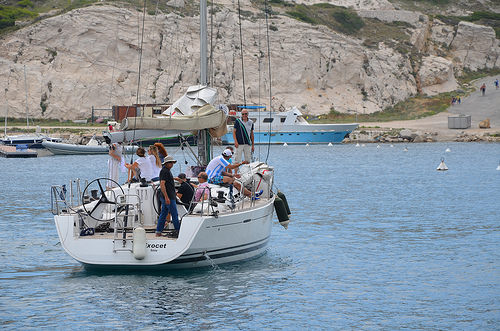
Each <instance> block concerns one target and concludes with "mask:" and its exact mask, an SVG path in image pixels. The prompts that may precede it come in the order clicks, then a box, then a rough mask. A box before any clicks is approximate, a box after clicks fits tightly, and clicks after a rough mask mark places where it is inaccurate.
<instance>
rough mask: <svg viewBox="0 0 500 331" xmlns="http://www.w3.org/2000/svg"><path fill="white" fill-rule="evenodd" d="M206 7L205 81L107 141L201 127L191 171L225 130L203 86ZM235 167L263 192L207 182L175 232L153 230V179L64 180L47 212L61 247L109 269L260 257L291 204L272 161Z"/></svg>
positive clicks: (155, 205) (183, 212) (204, 161)
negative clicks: (276, 186) (112, 183)
mask: <svg viewBox="0 0 500 331" xmlns="http://www.w3.org/2000/svg"><path fill="white" fill-rule="evenodd" d="M206 12H207V9H206V0H201V4H200V15H201V19H200V21H201V37H200V39H201V46H202V47H201V79H200V81H201V83H202V84H201V85H200V86H196V87H193V88H190V90H188V93H186V95H185V96H184V97H183V98H181V99H180V102H178V103H175V104H174V105H172V107H171V108H170V109H169V110H167V111H166V112H165V113H164V116H163V118H159V119H144V118H129V119H128V120H127V121H126V122H125V123H123V124H122V129H123V131H121V132H117V133H110V134H108V135H107V140H108V142H116V141H123V140H128V139H130V138H131V137H135V138H137V137H138V136H140V137H154V136H161V135H164V134H165V132H169V133H171V132H176V131H178V132H182V131H185V129H186V127H189V128H193V129H196V130H198V156H197V160H198V162H199V163H198V165H197V166H195V167H193V169H194V171H199V170H200V168H201V167H203V166H204V165H206V164H207V163H208V160H210V154H211V147H210V141H211V137H220V136H222V135H223V134H224V133H225V132H226V114H225V113H224V111H223V110H220V109H216V108H215V107H213V106H212V105H210V102H211V101H212V100H215V96H216V90H215V89H213V88H211V87H208V86H206V81H207V79H206V77H207V76H206V62H207V59H206V53H207V48H206ZM193 91H194V92H193ZM193 96H195V97H193ZM189 99H190V100H191V101H193V102H189ZM209 132H210V133H209ZM239 173H240V174H241V178H240V180H239V181H240V182H241V184H242V187H246V188H247V189H249V190H250V191H251V193H252V194H251V195H252V197H255V192H260V191H262V194H261V195H260V197H259V199H255V198H250V197H246V196H245V195H244V194H243V192H241V191H240V192H238V191H237V190H233V188H232V187H225V186H219V185H212V184H210V186H209V192H208V193H209V194H208V198H207V199H206V200H204V201H200V202H198V203H196V205H195V206H194V208H189V206H183V205H181V204H178V213H179V218H180V220H181V226H180V230H179V233H178V237H177V238H173V237H164V236H161V237H157V236H155V233H154V230H155V228H156V221H157V218H158V205H159V204H158V202H157V198H156V191H157V188H158V185H157V184H158V183H131V184H129V183H127V184H124V185H118V186H117V187H116V188H114V189H112V190H108V191H105V190H104V188H105V187H106V182H108V181H109V179H107V178H99V179H96V180H94V181H92V182H91V183H90V184H88V185H86V187H85V188H84V189H83V191H82V190H80V185H78V184H77V183H78V182H77V181H75V182H72V185H70V186H69V188H70V189H69V192H68V190H67V189H66V187H65V186H53V187H52V193H51V195H52V212H53V213H54V214H55V217H54V219H55V225H56V228H57V232H58V235H59V238H60V242H61V246H62V247H63V248H64V249H65V250H66V252H67V253H68V254H69V255H70V256H72V257H73V258H74V259H76V260H77V261H79V262H81V263H82V264H83V265H85V266H94V267H108V268H109V267H131V268H151V267H155V268H157V267H162V268H192V267H204V266H211V265H214V264H220V263H228V262H235V261H242V260H245V259H249V258H253V257H256V256H259V255H261V254H263V253H264V252H265V249H266V245H267V244H268V242H269V239H270V235H271V229H272V224H273V213H274V210H275V204H276V206H277V207H276V210H277V214H278V215H279V219H280V223H281V224H282V225H284V226H286V225H288V221H289V220H288V214H289V210H288V205H286V199H283V200H282V199H280V198H279V196H281V197H283V196H282V195H281V193H278V194H275V193H274V192H273V191H272V187H273V180H274V169H273V167H271V166H269V165H267V164H265V163H264V162H259V161H258V162H253V163H251V164H249V165H245V166H243V167H241V168H240V171H239ZM195 175H196V173H195ZM192 181H193V182H195V181H196V179H195V178H194V177H193V179H192ZM73 184H75V186H76V187H73ZM116 184H118V183H116ZM155 184H156V185H155ZM191 203H192V204H194V202H191ZM99 230H101V232H99Z"/></svg>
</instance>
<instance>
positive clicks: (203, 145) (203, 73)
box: [198, 0, 211, 165]
mask: <svg viewBox="0 0 500 331" xmlns="http://www.w3.org/2000/svg"><path fill="white" fill-rule="evenodd" d="M200 85H202V86H207V0H200ZM210 151H211V147H210V134H209V132H208V130H207V129H204V130H200V131H199V132H198V158H199V160H200V161H201V162H203V164H202V165H207V164H208V162H210V159H211V153H210Z"/></svg>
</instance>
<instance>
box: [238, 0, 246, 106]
mask: <svg viewBox="0 0 500 331" xmlns="http://www.w3.org/2000/svg"><path fill="white" fill-rule="evenodd" d="M238 22H239V26H240V54H241V76H242V80H243V104H244V106H246V105H247V97H246V91H245V65H244V62H243V37H242V34H241V6H240V0H238Z"/></svg>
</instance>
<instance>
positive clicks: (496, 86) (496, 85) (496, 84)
mask: <svg viewBox="0 0 500 331" xmlns="http://www.w3.org/2000/svg"><path fill="white" fill-rule="evenodd" d="M495 88H496V89H497V90H498V78H497V79H495Z"/></svg>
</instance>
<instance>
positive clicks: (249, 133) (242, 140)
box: [233, 109, 255, 163]
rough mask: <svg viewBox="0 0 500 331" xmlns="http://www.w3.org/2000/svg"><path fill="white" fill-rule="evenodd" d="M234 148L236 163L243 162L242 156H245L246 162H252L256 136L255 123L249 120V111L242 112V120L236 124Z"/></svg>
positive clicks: (237, 120) (238, 120)
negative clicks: (254, 131) (254, 133)
mask: <svg viewBox="0 0 500 331" xmlns="http://www.w3.org/2000/svg"><path fill="white" fill-rule="evenodd" d="M233 139H234V147H235V148H236V152H235V153H234V161H235V162H236V163H239V162H241V154H242V153H244V154H245V160H247V161H249V162H251V161H252V153H253V152H254V149H255V148H254V135H253V121H252V120H251V119H249V118H248V110H247V109H243V110H242V111H241V119H239V118H237V119H236V121H235V122H234V128H233Z"/></svg>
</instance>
